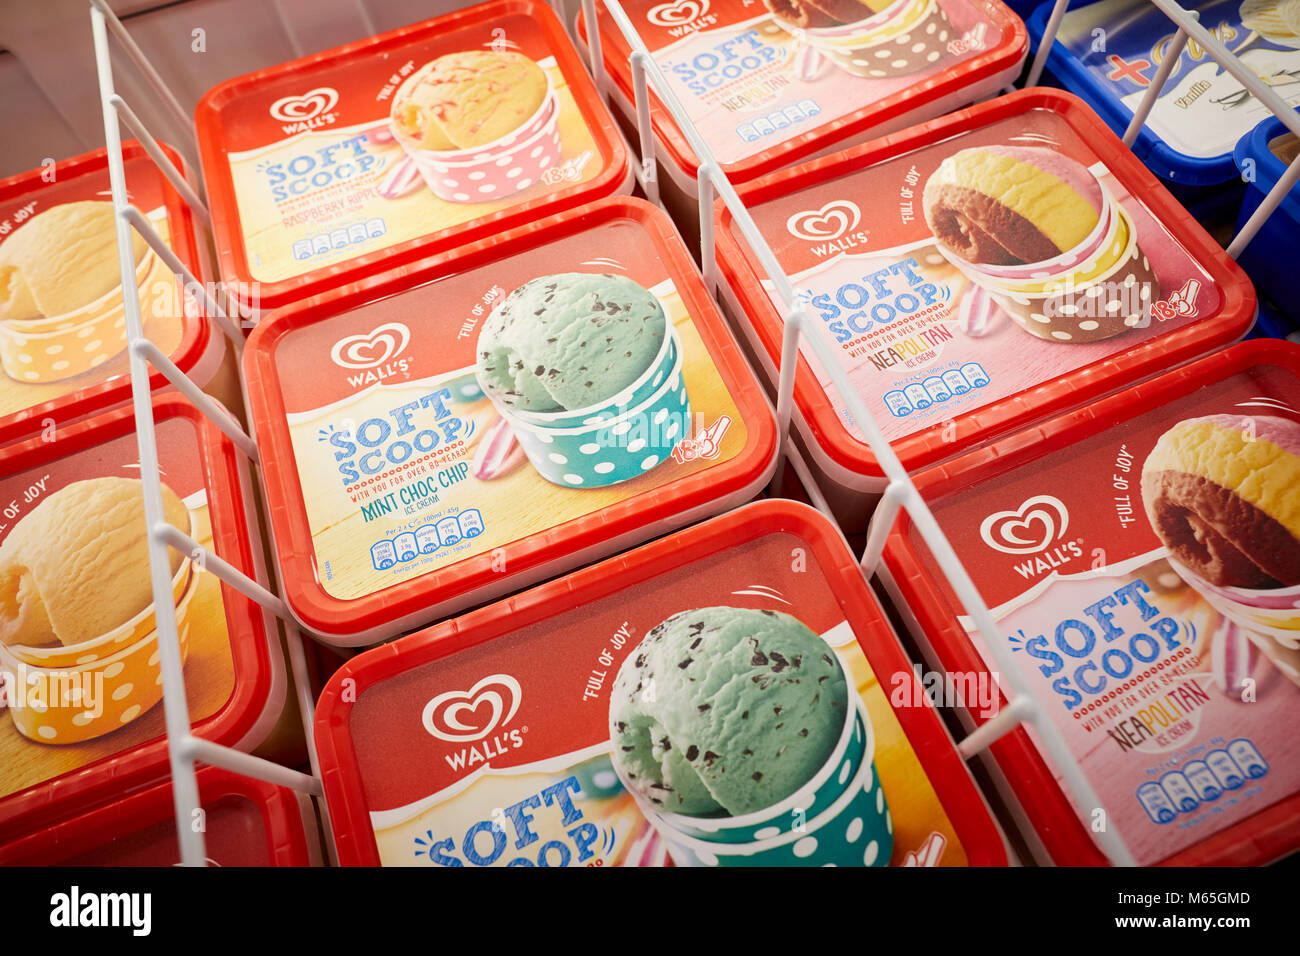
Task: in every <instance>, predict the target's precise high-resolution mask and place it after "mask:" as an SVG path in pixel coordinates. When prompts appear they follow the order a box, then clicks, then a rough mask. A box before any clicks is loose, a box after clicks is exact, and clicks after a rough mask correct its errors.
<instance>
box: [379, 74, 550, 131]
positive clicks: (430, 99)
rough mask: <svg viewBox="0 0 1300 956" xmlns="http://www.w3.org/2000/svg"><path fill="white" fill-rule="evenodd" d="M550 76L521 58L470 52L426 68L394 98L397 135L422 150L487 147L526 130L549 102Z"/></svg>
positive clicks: (394, 120) (394, 118) (404, 85)
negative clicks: (515, 132) (544, 102)
mask: <svg viewBox="0 0 1300 956" xmlns="http://www.w3.org/2000/svg"><path fill="white" fill-rule="evenodd" d="M547 88H548V87H547V82H546V74H545V73H544V72H542V68H541V67H539V66H538V65H537V64H536V63H534V62H533V61H532V60H530V59H529V58H528V57H526V56H524V55H523V54H522V53H512V52H509V51H501V52H488V51H482V50H467V51H464V52H461V53H449V54H447V55H446V56H441V57H438V59H436V60H433V61H431V62H429V63H426V64H425V65H424V66H423V67H421V68H420V69H419V70H417V71H416V72H415V73H413V74H412V75H411V77H410V78H409V79H407V80H406V81H405V82H404V83H403V84H402V86H401V87H400V88H399V89H398V91H397V95H396V96H395V97H394V98H393V132H394V134H395V135H396V136H397V137H398V139H401V140H403V141H404V142H406V143H407V144H408V145H412V146H416V147H418V148H420V149H430V150H456V149H472V148H474V147H476V146H484V145H486V144H488V143H491V142H493V141H495V140H498V139H500V138H501V137H502V136H505V135H506V134H507V133H511V132H513V131H514V130H516V129H518V128H519V127H520V126H522V125H523V124H524V123H525V122H526V121H527V120H528V119H529V117H531V116H532V115H533V114H534V113H536V112H537V110H538V108H539V107H540V106H541V105H542V101H543V100H544V99H545V98H546V93H547Z"/></svg>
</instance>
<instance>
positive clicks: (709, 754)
mask: <svg viewBox="0 0 1300 956" xmlns="http://www.w3.org/2000/svg"><path fill="white" fill-rule="evenodd" d="M721 756H722V754H715V753H714V752H713V751H712V750H706V751H704V762H705V763H713V761H715V760H717V759H718V758H719V757H721Z"/></svg>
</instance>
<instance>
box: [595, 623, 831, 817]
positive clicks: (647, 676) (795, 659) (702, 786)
mask: <svg viewBox="0 0 1300 956" xmlns="http://www.w3.org/2000/svg"><path fill="white" fill-rule="evenodd" d="M847 706H848V704H847V691H846V684H845V678H844V673H843V671H842V670H841V668H840V665H839V663H838V662H837V661H836V659H835V656H834V654H833V653H832V652H831V650H830V648H829V647H828V646H827V644H826V642H825V641H824V640H823V639H822V638H821V637H820V636H819V635H817V634H816V633H814V632H813V631H812V630H810V629H809V628H808V627H807V626H806V625H804V624H803V623H802V622H801V621H798V620H796V619H795V618H793V617H791V616H789V615H787V614H781V613H779V612H776V611H756V610H750V609H744V608H732V607H711V608H703V609H699V610H693V611H684V612H682V613H680V614H675V615H673V616H672V617H670V618H668V619H667V620H665V621H663V622H662V623H661V624H659V625H658V626H656V627H654V628H653V629H652V630H650V631H649V633H647V634H646V636H645V638H644V639H643V640H642V642H641V644H640V645H639V646H638V647H637V648H636V650H635V651H633V652H632V654H630V655H629V656H628V658H627V659H626V660H625V661H624V663H623V666H622V667H621V668H620V669H619V673H618V677H617V679H616V680H615V683H614V689H613V691H612V694H611V697H610V708H609V721H610V736H611V740H612V743H613V759H614V762H615V765H616V767H617V768H618V770H619V772H620V775H621V776H622V777H623V779H624V781H625V783H626V784H627V785H628V786H629V788H631V789H633V790H634V792H636V793H638V794H639V795H640V796H641V797H642V798H643V799H645V800H647V801H649V802H650V803H652V804H654V805H655V806H657V807H660V808H661V809H663V810H665V811H669V812H676V813H682V814H695V815H704V814H712V813H717V812H719V811H721V812H724V813H727V814H731V815H733V816H739V815H742V814H746V813H751V812H754V811H756V810H761V809H763V808H764V807H768V806H771V805H773V804H775V803H778V802H780V801H781V800H783V799H784V798H785V797H787V796H789V795H790V794H792V793H794V792H795V791H796V790H797V789H799V787H801V786H802V785H803V784H804V783H806V782H807V781H808V780H809V779H810V778H811V777H812V776H813V775H814V774H815V773H816V772H817V771H818V769H819V768H820V767H821V766H822V765H823V764H825V762H826V760H827V757H828V756H829V755H830V753H831V751H832V750H833V749H834V748H835V744H836V739H837V737H838V736H839V734H840V730H841V728H842V727H843V725H844V720H845V717H844V714H845V707H847Z"/></svg>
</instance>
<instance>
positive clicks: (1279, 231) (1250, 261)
mask: <svg viewBox="0 0 1300 956" xmlns="http://www.w3.org/2000/svg"><path fill="white" fill-rule="evenodd" d="M1297 144H1300V140H1297V138H1296V136H1295V134H1294V133H1291V132H1289V131H1288V130H1287V128H1286V126H1284V125H1283V123H1282V121H1281V120H1280V119H1277V118H1276V117H1273V118H1271V119H1267V120H1265V121H1264V122H1262V123H1260V124H1259V125H1258V126H1256V127H1255V128H1254V129H1253V130H1251V131H1250V132H1249V133H1247V134H1246V135H1245V136H1243V137H1242V138H1241V139H1240V140H1238V141H1237V147H1236V149H1235V150H1233V158H1234V159H1235V161H1236V164H1237V169H1238V170H1239V171H1240V172H1241V175H1242V178H1243V179H1245V180H1246V196H1245V199H1244V200H1243V201H1242V204H1241V214H1240V216H1239V217H1238V219H1237V228H1238V229H1240V228H1241V227H1242V226H1244V225H1245V224H1246V222H1247V220H1249V219H1250V217H1251V216H1252V215H1253V214H1254V212H1255V210H1256V209H1258V208H1259V205H1260V203H1262V202H1263V201H1264V197H1265V196H1267V195H1268V193H1269V190H1271V189H1272V188H1273V187H1274V186H1275V185H1277V182H1278V180H1279V179H1281V178H1282V176H1283V175H1284V174H1285V173H1286V168H1287V166H1289V165H1290V164H1291V163H1293V162H1294V161H1295V158H1296V155H1297V149H1298V148H1300V146H1298V145H1297ZM1298 241H1300V190H1296V189H1292V190H1291V191H1290V192H1289V193H1288V194H1287V195H1286V196H1284V197H1282V204H1281V205H1280V206H1279V207H1278V208H1277V209H1276V210H1274V212H1273V215H1271V216H1269V218H1268V219H1266V220H1265V221H1264V224H1263V225H1262V226H1260V229H1259V232H1257V233H1256V234H1255V238H1254V239H1252V240H1251V242H1250V245H1248V246H1247V247H1246V248H1245V249H1244V250H1243V251H1242V254H1241V256H1240V257H1238V261H1239V262H1240V263H1241V266H1242V268H1243V269H1245V270H1246V272H1247V273H1248V274H1249V275H1250V277H1251V279H1253V280H1254V282H1255V287H1256V288H1257V289H1259V291H1260V294H1261V295H1263V296H1266V297H1267V298H1269V299H1271V300H1272V301H1273V302H1274V303H1276V304H1277V306H1278V307H1279V308H1281V309H1282V310H1283V311H1284V312H1285V313H1286V314H1287V315H1288V316H1289V317H1290V318H1291V319H1292V320H1293V321H1294V322H1297V323H1300V309H1298V308H1296V306H1295V295H1294V292H1293V285H1294V272H1295V266H1294V256H1292V255H1291V254H1290V251H1291V250H1293V249H1294V248H1295V245H1296V243H1297V242H1298Z"/></svg>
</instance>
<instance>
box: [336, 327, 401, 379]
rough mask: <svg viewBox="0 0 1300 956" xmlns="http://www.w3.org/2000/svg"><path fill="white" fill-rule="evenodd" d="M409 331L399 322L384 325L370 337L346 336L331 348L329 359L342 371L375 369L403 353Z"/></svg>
mask: <svg viewBox="0 0 1300 956" xmlns="http://www.w3.org/2000/svg"><path fill="white" fill-rule="evenodd" d="M410 341H411V330H410V329H408V328H407V327H406V326H405V325H403V324H402V323H401V322H387V323H385V324H383V325H381V326H379V327H377V328H376V329H375V330H374V331H373V332H371V333H370V334H369V335H349V336H347V337H346V338H342V339H339V340H338V341H337V342H335V343H334V347H333V348H332V349H330V358H331V359H333V360H334V364H335V365H340V366H342V367H343V368H375V367H377V366H380V365H383V364H384V363H385V362H388V361H391V360H392V359H395V358H397V356H399V355H401V354H402V353H403V352H405V351H406V346H407V345H408V344H410Z"/></svg>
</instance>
